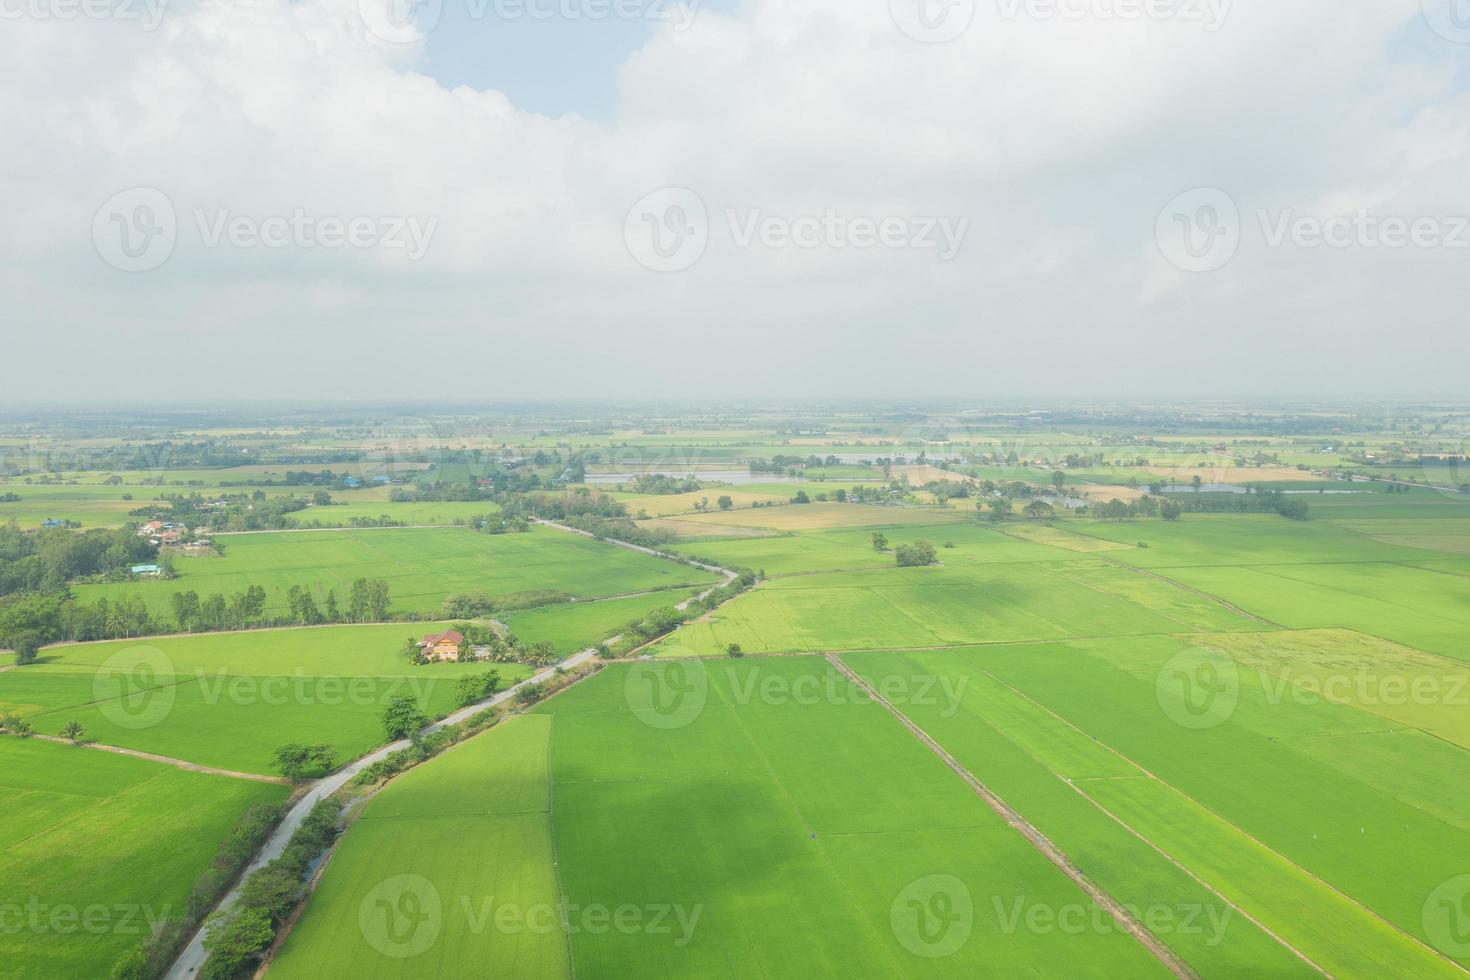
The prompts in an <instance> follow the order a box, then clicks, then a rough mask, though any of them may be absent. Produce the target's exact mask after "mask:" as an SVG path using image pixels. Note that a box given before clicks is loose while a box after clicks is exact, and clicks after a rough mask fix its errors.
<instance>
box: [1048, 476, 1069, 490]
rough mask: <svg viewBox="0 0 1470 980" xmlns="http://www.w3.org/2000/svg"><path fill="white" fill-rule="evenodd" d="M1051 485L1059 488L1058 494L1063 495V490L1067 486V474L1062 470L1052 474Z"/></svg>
mask: <svg viewBox="0 0 1470 980" xmlns="http://www.w3.org/2000/svg"><path fill="white" fill-rule="evenodd" d="M1051 485H1052V486H1054V487H1056V488H1057V493H1061V492H1062V490H1063V488H1065V487H1066V485H1067V474H1065V473H1063V472H1062V471H1061V470H1057V471H1056V472H1054V473H1052V475H1051Z"/></svg>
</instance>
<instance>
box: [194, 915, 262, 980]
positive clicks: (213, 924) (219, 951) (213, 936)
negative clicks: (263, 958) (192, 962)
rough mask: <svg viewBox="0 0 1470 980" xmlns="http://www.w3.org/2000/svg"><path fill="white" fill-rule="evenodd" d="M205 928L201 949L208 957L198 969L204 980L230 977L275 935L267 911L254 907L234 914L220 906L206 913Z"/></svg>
mask: <svg viewBox="0 0 1470 980" xmlns="http://www.w3.org/2000/svg"><path fill="white" fill-rule="evenodd" d="M205 928H206V929H207V930H208V931H207V932H206V933H205V936H204V949H205V952H207V953H209V959H208V960H207V961H205V964H204V969H203V970H201V971H200V976H201V977H204V978H205V980H224V978H226V977H233V976H234V975H235V974H237V973H239V972H240V970H241V968H242V967H243V966H244V965H245V964H246V963H247V962H248V961H249V960H251V959H253V958H254V957H255V956H256V955H258V954H259V953H260V952H261V951H262V950H264V949H265V948H266V947H267V946H269V945H270V944H271V940H273V939H275V937H276V930H275V927H274V926H273V925H272V924H271V917H270V913H269V912H267V911H266V910H265V909H258V908H245V909H242V910H240V911H239V912H236V913H234V914H231V913H230V912H229V910H223V909H222V910H220V911H218V912H216V913H214V914H213V915H211V916H210V917H209V921H208V922H207V923H206V924H205Z"/></svg>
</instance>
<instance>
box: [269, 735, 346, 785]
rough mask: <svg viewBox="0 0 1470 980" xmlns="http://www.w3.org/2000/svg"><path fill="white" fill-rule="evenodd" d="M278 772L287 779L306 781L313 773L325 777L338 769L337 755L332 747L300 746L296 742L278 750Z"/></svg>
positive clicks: (276, 763) (317, 745) (320, 745)
mask: <svg viewBox="0 0 1470 980" xmlns="http://www.w3.org/2000/svg"><path fill="white" fill-rule="evenodd" d="M275 766H276V771H277V772H279V773H280V774H281V775H282V776H285V777H286V778H287V779H291V780H300V779H305V778H306V777H307V776H310V775H311V774H313V773H319V774H322V775H325V774H326V773H329V772H331V771H332V770H333V769H336V768H337V758H336V753H335V752H334V751H333V750H332V747H331V746H330V745H323V744H320V743H318V744H316V745H298V744H296V743H295V742H292V743H289V744H287V745H283V746H281V747H280V748H278V749H276V759H275Z"/></svg>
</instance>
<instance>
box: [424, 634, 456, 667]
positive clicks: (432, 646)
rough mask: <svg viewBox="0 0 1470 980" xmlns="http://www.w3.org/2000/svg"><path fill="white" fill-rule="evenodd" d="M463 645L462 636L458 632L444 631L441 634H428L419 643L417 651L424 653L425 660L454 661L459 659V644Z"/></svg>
mask: <svg viewBox="0 0 1470 980" xmlns="http://www.w3.org/2000/svg"><path fill="white" fill-rule="evenodd" d="M462 643H464V634H463V633H461V632H459V631H458V630H445V631H444V632H443V633H430V634H429V635H428V636H425V637H424V638H423V639H422V640H420V641H419V649H420V650H422V651H423V652H424V659H425V660H456V659H458V658H459V647H460V644H462Z"/></svg>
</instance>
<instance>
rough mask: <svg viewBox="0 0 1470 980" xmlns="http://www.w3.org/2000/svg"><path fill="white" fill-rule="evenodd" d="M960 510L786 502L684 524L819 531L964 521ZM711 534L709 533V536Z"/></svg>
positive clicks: (703, 516)
mask: <svg viewBox="0 0 1470 980" xmlns="http://www.w3.org/2000/svg"><path fill="white" fill-rule="evenodd" d="M964 516H967V515H961V514H960V513H958V512H957V511H946V510H921V509H918V508H909V507H880V506H877V505H874V504H786V505H783V506H780V507H758V508H755V509H753V510H732V511H728V512H726V513H714V514H700V515H697V516H694V517H686V518H680V519H679V520H680V523H681V525H694V526H703V527H713V528H722V529H724V530H723V531H721V532H720V533H726V534H728V533H734V532H732V531H730V530H729V529H731V528H740V527H745V528H765V529H769V530H772V531H819V530H826V529H829V528H839V527H882V526H884V525H892V524H934V523H936V522H940V521H953V520H960V519H962V518H963V517H964ZM706 536H708V535H706Z"/></svg>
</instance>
